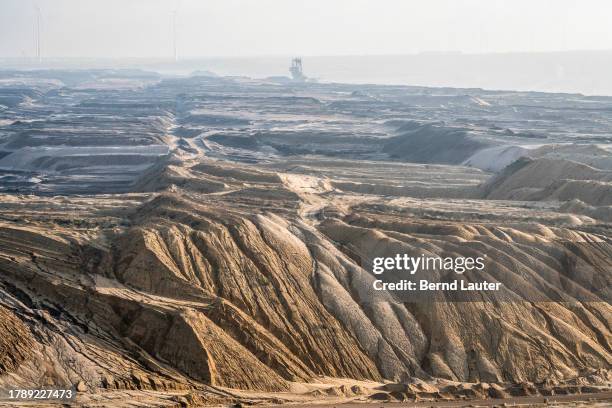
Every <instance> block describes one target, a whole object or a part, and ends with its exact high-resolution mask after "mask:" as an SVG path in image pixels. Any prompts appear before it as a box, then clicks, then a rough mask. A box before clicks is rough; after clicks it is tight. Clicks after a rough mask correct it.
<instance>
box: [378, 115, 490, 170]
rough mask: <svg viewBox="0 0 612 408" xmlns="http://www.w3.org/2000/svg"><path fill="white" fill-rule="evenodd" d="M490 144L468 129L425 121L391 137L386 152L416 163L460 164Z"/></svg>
mask: <svg viewBox="0 0 612 408" xmlns="http://www.w3.org/2000/svg"><path fill="white" fill-rule="evenodd" d="M487 146H489V145H488V143H487V142H485V141H482V140H478V139H477V138H475V137H472V136H470V135H469V133H468V132H467V131H466V130H464V129H459V128H452V127H445V126H438V125H433V124H424V125H418V126H417V125H414V126H411V127H410V128H409V130H407V131H405V132H404V133H402V134H401V135H399V136H395V137H392V138H390V139H388V140H387V141H386V143H385V144H384V146H383V152H385V153H387V154H389V155H390V156H391V157H393V158H397V159H401V160H405V161H408V162H412V163H442V164H460V163H462V162H464V161H465V160H466V159H467V158H469V157H470V156H472V155H473V154H474V153H476V152H477V151H479V150H481V149H484V148H485V147H487Z"/></svg>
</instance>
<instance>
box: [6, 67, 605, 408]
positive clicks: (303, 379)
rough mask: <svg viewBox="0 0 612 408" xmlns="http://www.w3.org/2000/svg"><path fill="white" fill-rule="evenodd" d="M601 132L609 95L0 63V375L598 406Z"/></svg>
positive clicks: (250, 397)
mask: <svg viewBox="0 0 612 408" xmlns="http://www.w3.org/2000/svg"><path fill="white" fill-rule="evenodd" d="M611 146H612V97H595V96H584V95H580V94H546V93H534V92H512V91H486V90H482V89H451V88H423V87H409V86H379V85H348V84H333V83H316V82H297V81H296V82H292V81H288V80H282V79H279V78H270V79H258V80H255V79H249V78H242V77H215V76H206V75H192V76H185V77H170V76H161V75H159V74H156V73H151V72H144V71H138V70H125V71H122V70H91V71H86V70H80V71H79V70H76V71H61V70H47V71H43V70H40V71H3V72H1V73H0V328H1V333H0V389H1V390H3V392H4V391H6V390H9V389H41V388H54V389H73V390H75V391H76V392H77V398H76V403H81V404H83V405H86V406H90V407H103V406H118V407H119V406H168V407H174V406H176V407H179V406H200V405H207V404H212V405H230V404H239V403H240V404H243V405H245V404H299V405H304V404H315V403H316V404H319V403H329V404H338V403H342V402H344V403H346V402H351V403H372V402H376V403H377V404H380V403H382V402H400V401H401V402H404V403H405V404H408V403H414V404H417V405H418V404H425V405H424V406H435V405H441V404H444V403H446V402H449V403H450V402H452V403H453V404H455V403H456V404H458V405H453V406H461V405H459V403H461V401H463V402H464V403H465V405H468V404H472V405H473V406H475V405H479V404H485V405H486V404H490V405H491V404H494V403H496V404H501V403H503V402H508V403H517V404H518V403H521V401H523V402H524V403H528V402H529V403H544V401H545V400H546V401H549V402H553V401H558V402H557V403H558V404H559V405H560V406H561V405H563V404H570V403H572V402H571V401H577V400H581V401H583V402H582V404H592V405H597V404H599V405H600V406H609V405H606V404H610V403H612V402H610V401H612V392H611V391H612V370H611V368H612V306H611V300H612V286H611V284H612V245H611V244H612V242H611V232H612V147H611ZM397 254H409V255H410V256H414V257H419V256H432V257H436V256H439V257H452V258H457V257H473V258H476V257H485V256H486V262H485V264H486V268H484V269H483V270H481V271H480V270H479V271H468V272H465V273H464V274H462V276H461V277H459V276H457V275H456V274H455V273H454V272H453V271H435V277H436V278H437V279H438V281H441V282H445V281H453V280H455V279H459V278H460V279H462V280H463V281H465V284H466V285H467V284H469V283H479V282H483V281H486V282H490V283H499V284H500V285H499V288H500V290H498V291H470V292H469V295H466V296H469V297H468V298H459V297H458V295H457V294H456V293H453V292H452V291H450V292H449V291H432V292H429V293H428V295H427V296H416V297H414V298H412V297H410V296H401V297H398V296H397V295H396V294H394V293H390V292H387V291H384V290H383V291H376V292H377V293H376V294H375V295H373V294H372V290H371V288H372V285H373V283H374V282H375V281H376V280H377V279H379V277H378V276H377V275H376V274H374V273H373V272H372V268H371V267H370V266H369V260H370V259H372V258H375V257H395V256H396V255H397ZM432 274H433V272H432V273H429V272H428V273H427V274H423V273H420V274H416V275H415V276H416V278H415V279H430V278H432V276H433V275H432ZM385 275H389V273H387V272H385ZM396 278H397V279H401V278H404V276H399V275H398V276H396ZM460 284H461V282H460ZM7 395H8V394H6V393H4V394H3V395H2V397H3V398H8V397H7ZM15 403H16V404H17V402H15ZM24 404H25V402H24ZM138 404H141V405H138ZM377 406H379V405H377ZM419 406H420V405H419Z"/></svg>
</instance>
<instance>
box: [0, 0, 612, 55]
mask: <svg viewBox="0 0 612 408" xmlns="http://www.w3.org/2000/svg"><path fill="white" fill-rule="evenodd" d="M36 5H38V6H39V7H40V8H41V10H42V14H43V21H42V35H43V46H44V54H45V55H46V56H48V57H107V58H123V57H160V58H162V57H172V56H173V39H172V12H173V11H175V10H178V13H177V31H178V33H177V35H178V42H179V44H180V51H181V53H180V54H181V55H182V56H184V57H211V56H260V55H294V54H298V55H375V54H410V53H418V52H463V53H498V52H548V51H571V50H610V49H612V44H611V42H612V26H610V25H609V24H607V17H608V16H609V15H610V13H611V12H612V4H611V3H610V2H608V1H605V0H586V1H576V0H557V1H549V0H538V1H527V0H516V1H502V0H494V1H491V0H462V1H455V0H433V1H425V0H411V1H402V0H383V1H374V0H332V1H325V0H308V1H304V0H289V1H287V0H260V1H248V0H209V1H197V0H182V1H177V0H147V1H144V0H130V1H119V0H108V1H100V0H91V1H87V2H83V1H76V0H37V1H33V0H30V1H22V0H3V1H2V3H1V4H0V57H27V56H30V57H31V56H33V55H35V48H34V43H35V38H34V30H33V25H34V23H35V17H36Z"/></svg>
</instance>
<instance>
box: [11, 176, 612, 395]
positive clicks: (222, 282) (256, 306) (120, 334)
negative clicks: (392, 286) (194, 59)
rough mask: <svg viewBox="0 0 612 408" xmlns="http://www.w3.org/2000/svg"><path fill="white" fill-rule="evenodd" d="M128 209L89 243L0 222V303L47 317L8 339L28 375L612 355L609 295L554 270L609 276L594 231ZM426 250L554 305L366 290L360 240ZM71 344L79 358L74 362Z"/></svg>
mask: <svg viewBox="0 0 612 408" xmlns="http://www.w3.org/2000/svg"><path fill="white" fill-rule="evenodd" d="M201 170H204V168H201ZM208 171H211V172H213V171H221V170H219V169H217V168H211V169H208ZM129 224H130V226H129V227H128V228H126V229H124V230H121V231H119V230H115V232H111V231H107V232H106V233H105V237H104V239H96V240H95V241H90V240H89V239H83V238H81V237H79V235H75V234H76V232H71V231H70V230H63V229H59V230H57V231H56V232H55V233H53V234H50V233H49V232H48V231H47V230H45V229H40V228H32V227H28V228H24V227H16V226H12V225H10V224H5V225H3V227H2V229H1V234H0V236H1V238H2V239H1V240H0V253H1V254H2V255H1V256H0V262H1V265H0V266H1V267H2V269H3V271H5V273H4V274H3V275H2V278H1V279H2V293H3V299H11V300H10V301H7V300H5V301H4V302H6V303H7V305H8V306H10V308H11V309H12V310H13V311H14V313H15V315H16V316H17V315H18V316H22V317H23V316H30V315H38V316H40V317H41V319H42V320H36V319H28V320H27V321H26V323H27V326H28V327H29V330H30V331H32V332H34V333H40V335H38V336H37V337H36V339H37V340H36V341H35V342H34V343H35V345H34V347H32V350H33V353H32V355H31V356H28V355H27V354H23V355H20V354H18V353H17V354H15V355H16V356H17V355H20V356H21V357H19V359H22V360H23V362H22V364H21V366H20V367H21V368H19V369H17V370H13V373H14V375H15V376H16V377H17V378H19V379H20V381H23V382H24V383H26V382H28V381H33V382H40V379H41V378H42V377H44V378H45V381H47V383H48V384H65V383H70V384H75V383H77V382H79V381H83V382H84V383H85V384H86V386H88V387H98V386H101V387H106V388H122V387H123V388H143V387H144V388H146V387H149V388H154V389H181V388H184V387H191V386H193V382H194V381H195V384H201V385H203V384H211V385H219V386H226V387H233V388H243V389H253V390H276V391H279V390H285V389H287V388H288V387H289V381H309V380H311V379H313V378H316V376H317V375H326V376H330V377H344V378H355V379H373V380H381V379H383V378H386V379H392V380H407V379H408V378H409V377H411V376H416V377H419V378H430V376H434V377H441V378H447V379H451V380H459V381H487V382H502V381H512V382H520V381H544V380H555V379H558V380H560V379H566V378H572V377H575V376H578V375H581V374H582V373H583V372H584V371H588V370H591V369H595V368H608V367H609V366H610V364H612V354H611V353H612V351H611V347H610V338H611V335H610V328H611V325H612V322H611V321H610V316H612V310H611V309H610V306H609V305H608V304H606V303H601V302H599V303H580V302H576V301H575V299H572V298H571V295H576V296H577V295H578V294H580V291H577V292H576V291H574V292H567V293H565V294H564V293H561V292H560V291H559V287H560V286H559V285H560V283H559V282H564V283H563V285H564V286H563V287H567V288H571V287H573V286H571V285H569V283H570V282H574V283H573V285H579V286H580V287H582V288H587V287H591V286H592V284H593V282H594V283H595V284H596V287H598V288H602V287H603V288H605V287H609V284H610V282H609V278H610V277H609V270H610V269H609V268H610V267H611V265H610V264H609V263H608V264H605V263H606V262H609V260H610V259H612V257H611V255H612V254H610V252H609V247H606V246H598V245H599V244H598V245H595V246H589V245H587V244H589V243H597V242H600V241H601V238H600V237H598V236H596V235H591V234H586V233H578V232H574V231H571V230H567V229H559V228H556V229H553V228H547V227H544V226H539V225H532V226H512V227H498V226H491V225H486V224H457V223H442V222H437V223H432V222H422V221H417V220H406V219H402V218H396V217H391V216H380V215H376V216H370V215H367V214H362V215H356V214H353V215H350V216H347V217H344V218H343V219H328V220H326V221H324V222H323V223H322V224H321V225H320V226H319V227H318V228H317V227H315V226H313V225H307V224H305V223H303V222H302V221H300V219H299V218H297V217H294V216H288V217H280V216H278V215H274V214H273V213H269V212H252V211H250V210H249V211H243V210H240V209H239V208H234V209H232V208H231V207H227V206H226V207H224V208H219V206H218V205H211V204H209V203H206V202H199V201H198V200H192V199H189V198H185V197H182V198H181V197H179V196H178V195H174V194H169V193H164V194H162V195H159V196H157V197H156V198H154V199H153V200H151V201H149V202H146V203H145V204H143V205H142V206H140V207H139V208H138V209H137V210H135V211H134V212H133V213H132V215H131V217H130V218H129ZM105 242H107V243H109V244H104V243H105ZM582 244H585V245H582ZM423 251H425V252H426V253H429V252H431V253H437V254H450V255H468V254H470V253H471V252H474V251H480V252H483V251H484V252H486V253H487V254H489V256H490V258H491V261H490V264H489V267H488V269H487V271H486V274H485V275H486V276H482V277H485V278H486V279H487V280H497V281H502V282H505V283H507V284H508V286H509V287H516V285H515V286H512V284H515V283H517V282H518V283H520V288H521V291H522V292H523V293H520V295H522V296H524V297H526V296H530V294H534V293H535V294H537V295H538V296H540V297H539V299H545V298H549V300H555V299H556V300H557V302H542V303H530V302H524V301H521V300H520V299H519V298H518V297H516V295H517V294H516V293H514V294H513V293H505V294H504V296H506V297H507V299H506V300H505V301H500V300H501V299H494V298H491V299H488V301H487V302H482V301H474V302H469V303H465V302H463V303H453V302H440V301H435V300H440V299H436V297H435V296H434V297H432V298H431V299H430V301H426V302H420V301H419V302H408V303H399V302H396V301H393V300H392V297H390V296H385V295H384V294H382V295H381V297H380V298H376V299H371V298H368V297H367V296H366V294H367V293H368V291H369V288H370V287H371V283H372V280H373V279H374V277H373V276H372V275H371V273H370V272H369V271H368V269H367V266H365V264H363V263H362V262H363V259H360V258H359V257H360V256H361V255H360V254H366V255H368V256H373V255H376V256H379V255H380V256H383V255H389V254H392V253H418V254H420V253H423ZM594 251H604V252H594ZM605 251H608V252H605ZM568 257H569V258H568ZM568 259H572V260H573V261H572V262H570V263H567V262H566V261H567V260H568ZM606 279H608V281H606ZM583 280H584V281H583ZM589 284H591V286H589ZM599 295H602V296H603V295H609V294H601V293H600V294H599ZM560 299H566V300H567V303H558V300H560ZM481 300H485V299H481ZM9 321H10V320H9ZM41 335H44V336H46V338H48V339H49V340H41V337H40V336H41ZM8 341H9V342H11V340H10V339H8ZM43 350H44V352H43ZM48 356H52V357H48ZM53 356H55V357H53ZM92 356H96V358H93V359H92ZM49 358H51V360H49ZM74 359H77V361H79V363H78V366H80V367H82V368H81V369H79V370H75V369H72V368H70V367H71V364H72V363H71V361H72V360H74ZM39 366H40V367H45V369H44V372H43V371H41V369H38V368H37V367H39ZM143 384H146V385H143ZM190 384H191V385H190ZM208 392H212V391H211V390H208Z"/></svg>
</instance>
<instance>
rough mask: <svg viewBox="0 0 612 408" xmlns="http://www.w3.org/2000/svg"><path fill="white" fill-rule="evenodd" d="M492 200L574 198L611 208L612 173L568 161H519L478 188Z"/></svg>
mask: <svg viewBox="0 0 612 408" xmlns="http://www.w3.org/2000/svg"><path fill="white" fill-rule="evenodd" d="M482 191H483V196H484V198H488V199H493V200H528V201H529V200H561V201H569V200H572V199H578V200H581V201H583V202H585V203H588V204H591V205H595V206H608V205H612V172H610V171H605V170H598V169H595V168H593V167H590V166H588V165H586V164H581V163H577V162H573V161H569V160H557V159H536V160H532V159H529V158H521V159H519V160H517V161H516V162H514V163H512V164H511V165H510V166H508V167H506V168H505V169H504V170H502V171H501V172H500V173H499V174H498V175H496V176H495V177H493V178H492V179H491V180H490V181H488V182H487V183H485V184H484V185H483V187H482Z"/></svg>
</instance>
